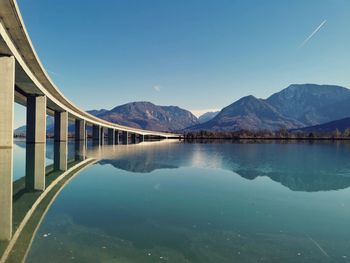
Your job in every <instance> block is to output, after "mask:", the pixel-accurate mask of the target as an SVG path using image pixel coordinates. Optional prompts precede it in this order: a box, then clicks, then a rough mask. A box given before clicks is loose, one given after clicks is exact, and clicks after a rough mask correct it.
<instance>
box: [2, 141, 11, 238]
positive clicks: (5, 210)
mask: <svg viewBox="0 0 350 263" xmlns="http://www.w3.org/2000/svg"><path fill="white" fill-rule="evenodd" d="M12 156H13V154H12V148H0V211H1V216H0V240H10V239H11V237H12V191H13V190H12V173H13V172H12V171H13V159H12V158H13V157H12Z"/></svg>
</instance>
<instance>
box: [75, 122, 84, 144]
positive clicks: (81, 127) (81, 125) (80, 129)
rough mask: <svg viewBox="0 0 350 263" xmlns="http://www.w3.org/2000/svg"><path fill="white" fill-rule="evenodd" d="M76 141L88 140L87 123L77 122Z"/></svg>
mask: <svg viewBox="0 0 350 263" xmlns="http://www.w3.org/2000/svg"><path fill="white" fill-rule="evenodd" d="M75 140H76V141H85V140H86V122H85V120H78V119H77V120H75Z"/></svg>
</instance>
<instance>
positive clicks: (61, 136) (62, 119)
mask: <svg viewBox="0 0 350 263" xmlns="http://www.w3.org/2000/svg"><path fill="white" fill-rule="evenodd" d="M54 126H55V141H56V142H66V141H67V140H68V112H66V111H64V112H59V111H55V123H54Z"/></svg>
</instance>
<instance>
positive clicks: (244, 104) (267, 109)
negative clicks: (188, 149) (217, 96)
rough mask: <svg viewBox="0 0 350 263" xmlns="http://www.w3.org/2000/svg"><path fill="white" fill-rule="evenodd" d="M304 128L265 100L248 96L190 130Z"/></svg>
mask: <svg viewBox="0 0 350 263" xmlns="http://www.w3.org/2000/svg"><path fill="white" fill-rule="evenodd" d="M302 126H303V124H302V123H300V122H298V121H296V120H293V119H290V118H287V117H285V116H283V115H282V114H281V113H280V112H278V111H277V110H276V109H275V108H274V107H273V106H271V105H270V104H268V103H267V102H266V101H265V100H263V99H258V98H255V97H254V96H247V97H243V98H241V99H240V100H238V101H236V102H234V103H232V104H231V105H229V106H227V107H226V108H224V109H222V110H221V111H220V113H218V114H217V115H216V116H215V117H214V118H213V119H211V120H209V121H208V122H205V123H203V124H199V125H196V126H193V127H191V128H190V130H212V131H236V130H242V129H247V130H255V131H257V130H276V129H280V128H295V127H302Z"/></svg>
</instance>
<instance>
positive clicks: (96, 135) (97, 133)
mask: <svg viewBox="0 0 350 263" xmlns="http://www.w3.org/2000/svg"><path fill="white" fill-rule="evenodd" d="M92 140H93V142H94V143H95V144H100V143H101V127H100V126H99V125H92Z"/></svg>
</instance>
